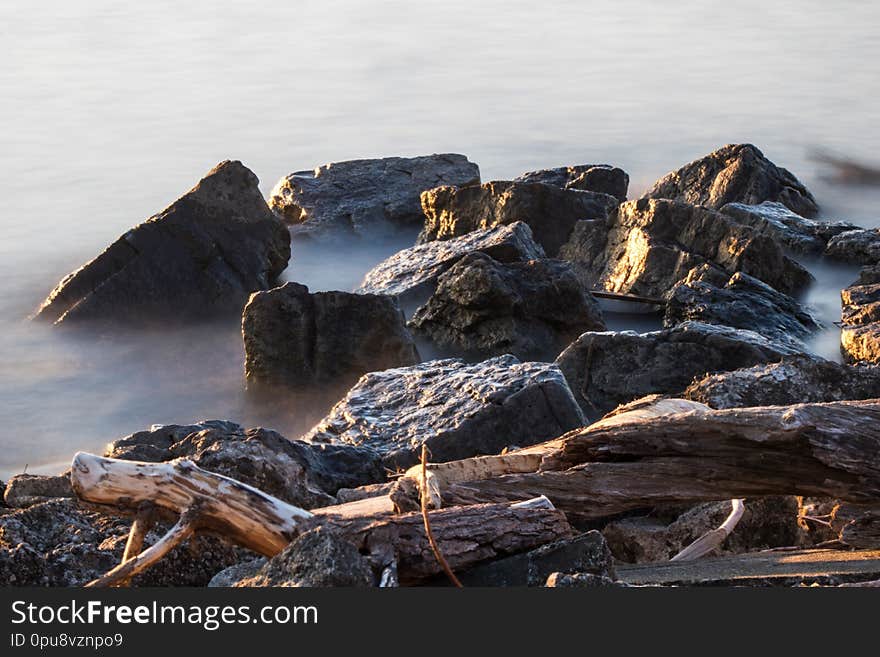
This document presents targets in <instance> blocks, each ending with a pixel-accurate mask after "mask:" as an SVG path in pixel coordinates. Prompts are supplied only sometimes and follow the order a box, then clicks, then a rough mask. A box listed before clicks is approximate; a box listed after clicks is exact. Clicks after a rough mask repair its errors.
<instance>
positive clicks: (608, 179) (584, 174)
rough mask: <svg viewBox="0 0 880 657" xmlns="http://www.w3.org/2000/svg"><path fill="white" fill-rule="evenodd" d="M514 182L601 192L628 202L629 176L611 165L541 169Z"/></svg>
mask: <svg viewBox="0 0 880 657" xmlns="http://www.w3.org/2000/svg"><path fill="white" fill-rule="evenodd" d="M514 180H515V181H517V182H537V183H544V184H545V185H555V186H556V187H564V188H565V189H579V190H581V191H584V192H599V193H601V194H608V195H609V196H614V197H615V198H616V199H617V200H618V201H621V202H623V201H625V200H626V192H627V189H628V188H629V174H627V172H626V171H624V170H623V169H621V168H619V167H615V166H612V165H610V164H575V165H572V166H567V167H555V168H553V169H540V170H539V171H529V172H528V173H524V174H523V175H521V176H517V177H516V178H515V179H514Z"/></svg>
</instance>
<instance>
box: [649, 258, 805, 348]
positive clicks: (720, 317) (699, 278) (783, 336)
mask: <svg viewBox="0 0 880 657" xmlns="http://www.w3.org/2000/svg"><path fill="white" fill-rule="evenodd" d="M685 321H696V322H703V323H705V324H721V325H723V326H732V327H733V328H741V329H748V330H750V331H755V332H756V333H760V334H761V335H763V336H764V337H766V338H769V339H770V340H774V341H776V342H779V343H782V344H787V345H788V346H790V347H791V348H792V349H798V350H801V351H807V346H806V344H805V341H806V340H808V339H809V338H810V336H812V335H813V334H814V333H816V332H817V331H819V330H820V329H821V328H822V327H821V325H820V324H819V322H818V320H816V318H815V317H813V315H812V314H811V313H810V311H809V310H808V309H807V308H805V307H804V306H802V305H801V304H800V303H798V302H797V301H796V300H794V299H792V298H791V297H790V296H788V295H785V294H782V293H781V292H777V291H776V290H774V289H773V288H772V287H770V286H769V285H767V284H766V283H762V282H761V281H759V280H758V279H757V278H754V277H752V276H749V275H748V274H743V273H742V272H737V273H736V274H734V275H733V276H731V277H730V278H729V279H728V278H727V277H726V275H721V276H720V277H719V276H717V271H715V270H713V269H712V268H711V267H708V266H706V265H703V266H702V267H699V268H697V269H695V270H692V271H691V272H690V274H688V277H687V278H686V279H685V280H684V281H682V282H681V283H679V284H678V285H676V286H675V287H674V288H673V290H672V292H671V293H670V294H669V298H668V299H667V302H666V314H665V316H664V318H663V324H664V326H668V327H671V326H675V325H676V324H680V323H681V322H685Z"/></svg>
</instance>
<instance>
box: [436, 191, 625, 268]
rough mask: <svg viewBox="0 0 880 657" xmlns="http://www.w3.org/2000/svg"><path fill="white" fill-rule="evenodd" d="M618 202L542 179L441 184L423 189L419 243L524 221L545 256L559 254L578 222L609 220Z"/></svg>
mask: <svg viewBox="0 0 880 657" xmlns="http://www.w3.org/2000/svg"><path fill="white" fill-rule="evenodd" d="M617 205H618V200H617V199H616V198H614V197H613V196H609V195H607V194H599V193H596V192H583V191H578V190H576V189H562V188H559V187H554V186H552V185H545V184H543V183H526V182H515V181H509V180H507V181H495V182H488V183H485V184H483V185H475V186H471V187H462V188H456V187H437V188H435V189H431V190H428V191H426V192H424V193H422V208H423V209H424V211H425V228H424V230H423V231H422V234H421V235H420V236H419V243H424V242H429V241H431V240H448V239H452V238H453V237H460V236H462V235H465V234H466V233H469V232H471V231H474V230H481V229H485V228H490V227H492V226H497V225H499V224H512V223H514V222H516V221H522V222H525V223H526V224H528V225H529V227H530V228H531V229H532V233H533V235H534V237H535V240H536V241H537V242H538V243H539V244H540V245H541V246H542V247H544V251H546V253H547V255H549V256H550V257H555V256H556V253H557V252H558V251H559V247H560V246H562V245H563V244H564V243H565V242H566V240H568V238H569V235H570V234H571V230H572V228H574V225H575V223H577V222H578V221H580V220H583V219H607V217H608V216H609V215H613V214H614V212H615V210H616V208H617Z"/></svg>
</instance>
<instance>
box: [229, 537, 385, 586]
mask: <svg viewBox="0 0 880 657" xmlns="http://www.w3.org/2000/svg"><path fill="white" fill-rule="evenodd" d="M374 585H375V578H374V575H373V571H372V568H371V567H370V563H369V562H368V561H367V559H366V557H364V556H363V555H361V553H360V552H358V549H357V547H356V546H355V545H354V544H353V543H351V542H349V541H348V540H347V539H346V538H345V537H344V536H342V534H341V533H339V532H338V530H333V529H331V528H329V527H326V526H323V527H316V528H314V529H310V530H309V531H307V532H304V533H302V534H300V535H299V536H297V537H296V538H295V539H294V540H293V542H292V543H291V544H290V545H289V546H287V547H286V548H285V549H284V550H283V551H282V552H281V553H280V554H277V555H276V556H274V557H272V558H271V559H269V561H267V562H266V564H265V565H264V566H263V567H262V568H260V569H259V570H258V571H257V573H256V575H254V576H253V577H250V578H246V579H242V580H239V581H238V582H236V583H235V584H234V586H238V587H245V586H248V587H249V586H292V587H301V586H303V587H307V586H314V587H331V586H332V587H336V586H345V587H368V586H374Z"/></svg>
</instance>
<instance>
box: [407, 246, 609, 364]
mask: <svg viewBox="0 0 880 657" xmlns="http://www.w3.org/2000/svg"><path fill="white" fill-rule="evenodd" d="M409 326H410V327H411V328H412V329H414V330H415V331H416V332H418V333H422V334H424V335H427V336H429V337H430V338H431V339H432V340H433V341H434V342H435V343H437V344H440V345H443V346H451V347H454V348H457V349H458V350H461V351H463V352H468V353H473V354H479V355H480V356H482V357H487V356H496V355H501V354H507V353H509V354H513V355H514V356H517V357H518V358H524V359H528V358H535V359H539V360H540V359H548V358H549V359H552V358H555V357H556V355H557V354H558V353H559V352H560V351H561V350H562V349H563V348H564V347H565V346H566V345H568V343H569V342H571V341H572V340H574V339H575V338H576V337H577V336H579V335H580V334H581V333H583V332H584V331H601V330H604V328H605V322H604V321H603V319H602V313H601V311H600V310H599V304H598V303H596V300H595V298H593V295H592V294H590V293H589V292H588V291H587V290H585V289H584V287H583V286H582V285H581V283H580V281H579V280H578V278H577V276H576V275H575V272H574V270H573V268H572V267H571V265H569V264H568V263H566V262H563V261H560V260H547V259H545V260H531V261H529V262H518V263H508V264H503V263H499V262H497V261H495V260H493V259H492V258H490V257H489V256H487V255H485V254H482V253H472V254H470V255H467V256H465V257H464V258H462V259H461V260H459V261H458V263H457V264H456V265H455V266H454V267H452V269H450V270H449V271H447V272H446V273H445V274H443V275H442V276H441V277H440V283H439V285H438V286H437V290H436V291H435V292H434V294H433V295H432V296H431V298H430V299H429V300H428V302H427V303H426V304H425V305H424V306H422V307H421V308H419V309H418V310H417V311H416V313H415V315H414V316H413V318H412V320H410V323H409Z"/></svg>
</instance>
